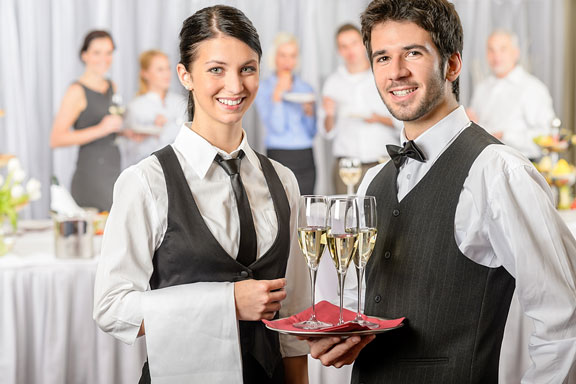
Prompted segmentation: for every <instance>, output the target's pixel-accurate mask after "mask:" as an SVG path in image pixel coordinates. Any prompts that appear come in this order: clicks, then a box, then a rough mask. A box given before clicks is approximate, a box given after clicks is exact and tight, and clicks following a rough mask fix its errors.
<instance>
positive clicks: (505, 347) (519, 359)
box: [308, 211, 576, 384]
mask: <svg viewBox="0 0 576 384" xmlns="http://www.w3.org/2000/svg"><path fill="white" fill-rule="evenodd" d="M560 215H561V216H562V218H563V219H564V221H565V222H566V224H567V225H568V227H569V228H570V230H571V231H572V233H573V234H574V236H576V211H562V212H560ZM320 263H321V264H320V268H319V270H318V277H317V282H316V284H317V287H316V296H317V300H318V301H319V300H329V301H331V302H333V303H334V304H338V300H339V298H338V296H337V287H338V280H337V277H336V270H335V269H334V266H333V265H331V264H332V262H331V260H330V259H329V258H328V257H322V259H321V260H320ZM350 272H352V269H351V270H350ZM347 278H348V277H347ZM533 330H534V327H533V324H532V321H531V320H530V319H529V318H527V317H525V316H524V314H523V313H522V311H521V309H520V304H519V303H518V299H517V298H516V294H514V297H513V298H512V304H511V306H510V313H509V314H508V321H507V323H506V330H505V332H504V340H503V342H502V351H501V356H500V378H499V382H500V383H501V384H519V383H520V380H521V378H522V376H523V374H524V372H525V371H526V369H528V367H529V366H530V357H529V355H528V339H529V337H530V334H531V333H532V332H533ZM308 367H309V376H310V384H348V383H350V375H351V373H352V366H351V365H349V366H344V367H342V368H340V369H336V368H334V367H324V366H322V364H321V363H320V362H319V361H318V360H315V359H312V358H310V357H309V358H308ZM565 384H576V366H574V367H573V368H572V372H571V374H570V375H569V378H568V379H567V381H566V382H565Z"/></svg>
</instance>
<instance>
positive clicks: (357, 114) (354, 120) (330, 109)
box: [320, 24, 402, 194]
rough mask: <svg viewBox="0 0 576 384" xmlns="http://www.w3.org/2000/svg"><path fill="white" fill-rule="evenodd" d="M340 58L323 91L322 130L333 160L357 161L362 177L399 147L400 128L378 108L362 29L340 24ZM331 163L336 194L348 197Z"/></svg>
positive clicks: (338, 38) (336, 164) (398, 124)
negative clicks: (389, 146)
mask: <svg viewBox="0 0 576 384" xmlns="http://www.w3.org/2000/svg"><path fill="white" fill-rule="evenodd" d="M336 44H337V47H338V54H339V55H340V57H341V58H342V60H343V62H344V65H342V66H340V67H339V68H338V69H337V70H336V72H334V73H332V74H331V75H330V76H329V77H328V78H327V79H326V82H325V83H324V87H323V90H322V96H323V98H322V107H323V109H322V112H321V116H322V118H323V120H324V121H323V124H321V125H320V126H321V128H322V129H323V131H324V133H325V135H326V137H327V138H329V139H331V140H332V153H333V154H334V156H335V157H336V158H337V159H340V158H343V157H352V158H358V159H360V161H361V162H362V176H364V173H365V172H366V170H367V169H368V168H370V167H373V166H375V165H377V164H378V162H379V161H385V160H387V159H388V153H387V152H386V144H394V143H397V142H398V137H399V134H400V128H401V127H402V123H401V122H399V121H398V120H396V119H394V118H393V117H392V115H390V112H388V109H387V108H386V106H385V105H384V103H382V101H381V99H380V95H379V94H378V90H377V89H376V85H375V83H374V77H373V75H372V70H371V69H370V61H369V60H368V56H367V55H366V48H365V47H364V44H363V43H362V35H361V34H360V30H359V29H358V28H357V27H356V26H354V25H353V24H344V25H342V26H341V27H340V28H338V31H337V32H336ZM338 168H339V166H338V161H336V163H335V167H334V173H333V179H334V188H335V191H336V193H338V194H344V193H346V185H345V184H344V182H343V181H342V179H341V178H340V176H339V175H338Z"/></svg>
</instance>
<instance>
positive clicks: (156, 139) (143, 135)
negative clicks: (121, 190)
mask: <svg viewBox="0 0 576 384" xmlns="http://www.w3.org/2000/svg"><path fill="white" fill-rule="evenodd" d="M171 77H172V71H171V66H170V60H168V56H167V55H166V54H165V53H164V52H162V51H158V50H149V51H145V52H143V53H142V54H141V55H140V74H139V89H138V93H137V96H136V98H134V99H133V100H132V101H131V102H130V103H129V104H128V107H127V109H126V116H125V121H124V127H125V128H127V129H130V130H132V131H133V132H134V133H136V134H137V136H136V135H135V136H134V139H132V140H130V139H125V140H122V145H121V149H122V168H126V167H128V166H130V165H132V164H136V163H137V162H139V161H140V160H142V159H144V158H145V157H147V156H149V155H150V154H152V152H154V151H156V150H158V149H160V148H162V147H164V146H165V145H168V144H170V143H172V142H173V141H174V139H175V138H176V135H177V134H178V131H179V129H180V126H181V125H182V123H184V121H185V119H186V100H185V98H184V97H183V96H182V95H180V94H177V93H174V92H169V88H170V80H171Z"/></svg>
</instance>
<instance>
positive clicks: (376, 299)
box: [374, 295, 382, 303]
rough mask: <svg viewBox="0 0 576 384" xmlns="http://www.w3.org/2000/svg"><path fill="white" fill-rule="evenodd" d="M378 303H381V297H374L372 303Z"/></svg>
mask: <svg viewBox="0 0 576 384" xmlns="http://www.w3.org/2000/svg"><path fill="white" fill-rule="evenodd" d="M380 301H382V296H380V295H376V296H374V302H376V303H379V302H380Z"/></svg>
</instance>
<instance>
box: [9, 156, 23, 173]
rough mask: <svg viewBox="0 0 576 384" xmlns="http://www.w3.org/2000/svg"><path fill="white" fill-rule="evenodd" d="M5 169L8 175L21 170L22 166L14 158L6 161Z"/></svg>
mask: <svg viewBox="0 0 576 384" xmlns="http://www.w3.org/2000/svg"><path fill="white" fill-rule="evenodd" d="M6 169H8V173H10V172H16V171H17V170H22V165H21V164H20V160H18V159H17V158H16V157H13V158H11V159H10V160H8V164H7V165H6Z"/></svg>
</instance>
